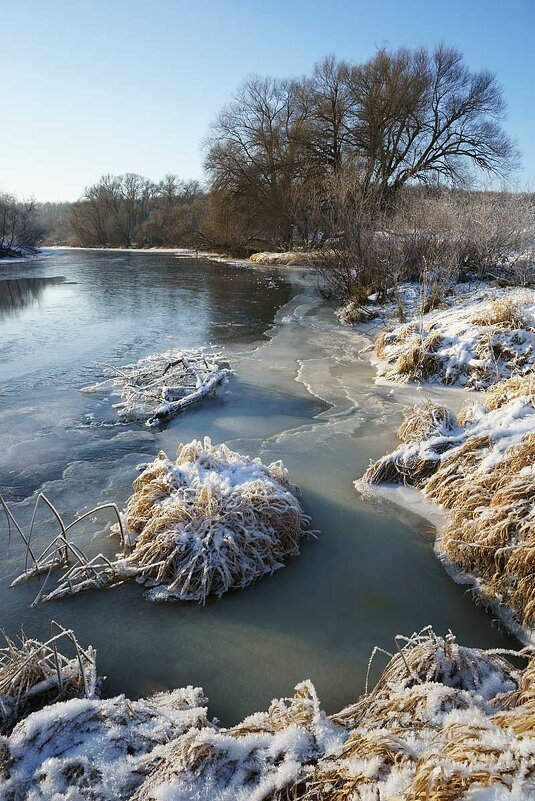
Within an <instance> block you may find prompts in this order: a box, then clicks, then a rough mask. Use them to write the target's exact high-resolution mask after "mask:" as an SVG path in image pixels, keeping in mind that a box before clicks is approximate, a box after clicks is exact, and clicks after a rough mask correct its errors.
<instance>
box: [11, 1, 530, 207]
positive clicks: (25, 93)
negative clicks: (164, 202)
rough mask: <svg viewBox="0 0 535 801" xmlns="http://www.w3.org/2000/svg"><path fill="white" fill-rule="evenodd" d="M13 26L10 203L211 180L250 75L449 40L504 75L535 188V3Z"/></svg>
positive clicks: (100, 5)
mask: <svg viewBox="0 0 535 801" xmlns="http://www.w3.org/2000/svg"><path fill="white" fill-rule="evenodd" d="M0 20H1V31H2V36H1V44H0V76H1V79H0V80H1V84H2V92H1V94H2V112H1V118H2V119H1V123H0V190H3V191H9V192H14V193H17V194H18V195H20V196H24V197H27V196H35V197H37V198H38V199H39V200H61V199H66V200H72V199H75V198H76V197H78V196H79V195H80V193H81V191H82V190H83V188H84V186H86V185H87V184H90V183H93V182H94V181H95V180H97V179H98V178H99V176H100V175H102V174H104V173H106V172H113V173H121V172H127V171H131V172H139V173H142V174H144V175H147V176H148V177H150V178H153V179H158V178H160V177H161V176H162V175H163V174H164V173H166V172H175V173H177V174H179V175H180V176H182V177H184V178H188V177H201V176H202V140H203V138H204V137H205V136H206V133H207V129H208V125H209V123H210V121H211V120H212V119H213V118H214V116H215V114H216V113H217V111H218V109H219V108H220V107H221V106H222V105H223V104H224V103H225V102H226V101H227V100H229V99H230V97H231V95H232V93H233V91H234V90H235V88H236V87H237V86H238V84H239V83H240V81H241V80H242V79H243V78H244V77H245V76H246V75H248V74H250V73H260V74H266V73H270V74H274V75H279V76H285V75H300V74H303V73H305V72H307V71H309V70H310V68H311V67H312V65H313V64H314V62H315V61H318V60H319V59H321V58H322V57H323V56H324V55H326V54H328V53H334V54H335V55H337V56H339V57H340V58H346V59H350V60H354V61H359V60H363V59H366V58H367V57H369V56H370V55H371V54H372V53H373V52H374V50H375V48H376V47H377V46H378V45H382V44H386V45H389V46H391V47H397V46H400V45H407V46H417V45H421V44H425V45H433V44H434V43H435V42H437V41H440V40H444V41H445V42H447V43H448V44H451V45H455V46H456V47H458V48H460V49H461V50H462V51H463V52H464V54H465V56H466V60H467V62H468V64H469V65H470V66H471V67H472V68H474V69H478V68H481V67H488V68H490V69H492V70H493V71H494V72H496V73H497V75H498V78H499V80H500V82H501V83H502V85H503V87H504V90H505V96H506V99H507V102H508V105H509V110H508V119H507V127H508V129H509V131H510V132H511V133H512V135H513V136H514V137H515V138H516V140H517V142H518V145H519V147H520V149H521V151H522V153H523V170H522V172H521V173H520V174H519V182H520V183H521V184H522V185H525V184H528V183H529V185H530V186H531V187H532V188H533V186H534V185H535V147H534V146H533V140H534V132H535V0H442V1H441V2H437V1H436V0H369V2H363V1H362V0H321V2H320V1H319V0H265V2H260V1H259V0H220V2H217V1H216V0H188V2H184V0H152V2H151V1H150V0H144V1H143V2H139V0H17V2H14V0H0Z"/></svg>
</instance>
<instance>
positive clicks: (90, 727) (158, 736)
mask: <svg viewBox="0 0 535 801" xmlns="http://www.w3.org/2000/svg"><path fill="white" fill-rule="evenodd" d="M204 704H205V699H204V698H203V695H202V691H201V690H199V689H194V688H192V687H187V688H185V689H182V690H175V691H174V692H170V693H160V694H158V695H155V696H152V697H151V698H147V699H140V700H138V701H130V700H128V699H127V698H125V697H124V696H122V695H120V696H117V697H115V698H110V699H105V700H101V699H95V698H93V699H88V698H84V699H74V700H71V701H65V702H62V703H56V704H53V705H52V706H49V707H47V708H46V709H43V710H42V711H40V712H34V713H33V714H32V715H30V716H29V717H27V718H26V719H25V720H23V721H21V722H20V723H19V724H18V725H17V726H16V727H15V729H14V731H13V733H12V734H11V735H10V737H2V738H0V798H2V799H6V800H7V799H9V801H119V800H122V799H125V800H126V799H131V798H133V796H134V793H135V791H136V789H137V788H138V787H139V786H140V785H141V784H142V783H143V781H144V780H145V777H146V776H147V774H149V773H150V772H151V771H152V770H154V769H155V767H157V766H158V765H159V764H160V762H161V761H162V759H163V757H164V754H165V753H166V748H167V744H168V743H169V741H174V740H175V739H176V738H177V737H180V736H181V735H182V734H184V733H185V732H190V733H191V732H192V731H193V729H195V728H196V727H197V728H198V727H201V726H204V725H207V721H206V708H205V706H204Z"/></svg>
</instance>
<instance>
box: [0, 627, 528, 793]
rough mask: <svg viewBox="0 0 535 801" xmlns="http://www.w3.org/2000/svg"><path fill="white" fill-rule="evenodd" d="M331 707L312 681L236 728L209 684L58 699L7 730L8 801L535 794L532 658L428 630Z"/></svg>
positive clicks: (2, 785)
mask: <svg viewBox="0 0 535 801" xmlns="http://www.w3.org/2000/svg"><path fill="white" fill-rule="evenodd" d="M396 644H397V648H398V650H397V653H395V655H389V656H390V661H389V663H388V665H387V667H386V670H385V671H384V673H383V675H382V677H381V678H380V680H379V682H378V684H377V685H376V687H375V688H374V689H373V690H372V691H371V692H370V693H368V694H366V695H364V696H362V697H361V698H360V699H358V700H357V701H356V703H355V704H352V705H351V706H349V707H347V708H346V709H344V710H342V712H340V713H338V714H336V715H333V716H331V717H330V718H329V717H328V716H327V715H326V714H325V713H324V712H323V711H322V710H321V707H320V703H319V700H318V698H317V696H316V692H315V690H314V687H313V685H312V684H311V683H310V682H309V681H306V682H303V683H302V684H300V685H298V687H297V688H296V691H295V695H294V696H293V697H292V698H289V699H279V700H275V701H273V702H272V704H271V706H270V707H269V709H268V711H267V712H258V713H255V714H253V715H251V716H250V717H248V718H246V719H245V720H244V721H243V722H242V723H240V724H238V725H237V726H234V727H232V728H223V727H221V726H219V725H217V723H216V722H210V721H209V720H208V719H207V714H206V707H205V703H206V700H205V699H204V698H203V696H202V691H201V690H199V689H193V688H192V687H188V688H186V689H184V690H176V691H174V692H171V693H161V694H159V695H156V696H153V697H152V698H149V699H141V700H138V701H128V700H126V699H125V698H124V697H123V696H118V697H116V698H111V699H108V700H97V699H84V700H78V699H75V700H72V701H68V702H65V703H56V704H53V705H51V706H49V707H48V708H47V709H44V710H42V711H40V712H35V713H33V714H31V715H30V716H29V717H27V718H26V719H25V720H23V721H21V722H20V723H19V724H18V725H17V726H16V728H15V729H14V731H13V733H12V734H11V735H10V736H9V737H2V738H0V797H2V798H6V799H9V801H52V800H53V801H90V800H91V801H96V800H97V799H98V801H112V799H113V800H114V801H127V800H128V801H299V800H301V801H357V799H358V801H377V800H378V801H454V799H463V801H476V799H477V800H478V801H483V799H485V801H488V799H492V801H529V799H532V798H533V797H534V793H535V759H534V756H535V659H533V658H532V659H531V661H529V663H528V665H527V667H525V668H524V670H521V669H520V668H518V667H515V666H514V665H513V663H512V662H511V660H510V658H509V657H510V652H507V653H506V652H501V651H482V650H479V649H476V648H466V647H463V646H460V645H458V644H457V643H456V642H455V638H454V637H453V635H451V634H449V635H447V636H446V637H439V636H437V635H436V634H435V633H434V632H433V631H432V630H431V629H426V630H424V631H423V632H421V633H420V634H418V635H413V636H412V637H411V638H409V639H404V638H398V639H397V643H396Z"/></svg>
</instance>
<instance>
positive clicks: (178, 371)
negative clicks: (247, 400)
mask: <svg viewBox="0 0 535 801" xmlns="http://www.w3.org/2000/svg"><path fill="white" fill-rule="evenodd" d="M103 372H104V374H105V375H109V376H110V377H109V378H106V379H105V380H104V381H100V382H99V383H97V384H92V385H91V386H88V387H84V388H83V389H82V392H95V393H104V392H111V393H112V394H119V395H120V396H121V400H120V402H119V403H116V404H114V409H116V411H117V414H118V415H119V417H120V418H121V419H123V420H125V421H133V420H143V419H145V421H146V425H147V426H149V427H155V426H158V425H160V424H161V423H164V422H166V421H168V420H170V419H171V418H173V417H175V416H176V415H177V414H179V413H180V412H182V411H184V410H185V409H187V408H188V407H189V406H191V405H193V404H194V403H198V402H199V401H200V400H201V399H202V398H204V397H206V396H208V395H210V394H211V393H213V392H214V390H215V389H216V388H217V386H218V385H219V384H221V383H223V382H224V381H226V380H227V377H228V376H229V375H230V373H231V372H232V371H231V370H230V367H229V366H228V363H226V362H223V361H222V358H221V355H220V354H219V353H216V352H215V351H208V350H206V349H205V348H197V349H195V350H189V351H181V350H175V349H171V350H167V351H164V352H163V353H155V354H153V355H151V356H147V357H145V358H144V359H140V360H139V361H138V362H135V363H134V364H127V365H126V366H124V367H115V366H113V365H109V364H107V365H103Z"/></svg>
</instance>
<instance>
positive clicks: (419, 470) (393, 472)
mask: <svg viewBox="0 0 535 801" xmlns="http://www.w3.org/2000/svg"><path fill="white" fill-rule="evenodd" d="M457 427H458V422H457V419H456V417H455V415H454V414H453V413H452V412H451V411H450V410H449V409H448V408H447V407H446V406H443V405H442V404H440V403H433V402H432V401H430V400H426V401H424V402H423V403H421V404H418V405H416V406H413V407H412V408H410V409H408V410H407V411H406V412H405V415H404V417H403V421H402V423H401V425H400V427H399V428H398V432H397V433H398V437H399V439H400V440H401V442H402V443H404V445H412V446H413V447H411V448H407V447H404V446H403V445H402V446H400V447H399V448H397V449H396V450H395V451H393V452H392V453H389V454H387V455H386V456H382V457H381V458H380V459H378V460H377V461H376V462H373V463H372V464H371V465H370V466H369V467H368V469H367V470H366V473H365V474H364V476H363V481H364V482H365V483H367V484H383V483H389V484H412V485H415V486H420V484H421V483H422V482H423V481H425V480H427V479H428V478H429V477H430V476H432V475H433V473H434V472H435V470H436V467H437V463H438V462H439V460H440V458H441V454H442V453H443V452H444V451H445V450H447V449H448V448H449V447H450V443H449V439H448V438H449V437H451V436H452V435H453V433H454V431H455V430H456V429H457ZM431 437H432V438H433V442H434V447H433V448H427V449H425V450H422V449H420V448H418V447H415V446H417V445H418V443H420V442H422V441H425V440H427V439H429V438H431Z"/></svg>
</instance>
